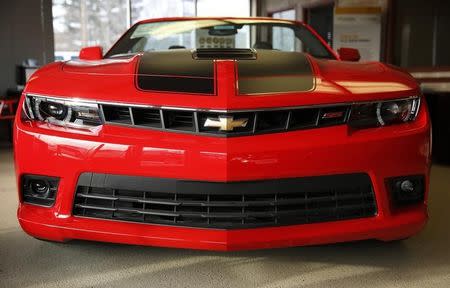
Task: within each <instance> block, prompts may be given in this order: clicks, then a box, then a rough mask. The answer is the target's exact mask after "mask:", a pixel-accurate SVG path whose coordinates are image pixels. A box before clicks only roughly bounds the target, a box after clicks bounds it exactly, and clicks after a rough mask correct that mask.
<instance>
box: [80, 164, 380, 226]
mask: <svg viewBox="0 0 450 288" xmlns="http://www.w3.org/2000/svg"><path fill="white" fill-rule="evenodd" d="M376 213H377V208H376V204H375V197H374V193H373V189H372V184H371V181H370V178H369V176H368V175H366V174H348V175H333V176H320V177H308V178H291V179H277V180H264V181H249V182H197V181H186V180H175V179H161V178H147V177H135V176H120V175H108V174H94V173H84V174H82V175H81V176H80V178H79V180H78V185H77V189H76V195H75V202H74V208H73V214H74V215H76V216H83V217H92V218H102V219H111V220H122V221H132V222H142V223H153V224H166V225H172V226H191V227H205V228H219V229H242V228H253V227H269V226H282V225H294V224H306V223H316V222H328V221H338V220H345V219H356V218H363V217H371V216H374V215H376Z"/></svg>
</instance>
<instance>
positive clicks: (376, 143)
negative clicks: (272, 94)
mask: <svg viewBox="0 0 450 288" xmlns="http://www.w3.org/2000/svg"><path fill="white" fill-rule="evenodd" d="M429 129H430V127H429V121H428V115H427V113H426V111H425V109H422V111H421V113H420V114H419V116H418V119H416V121H414V122H412V123H408V124H402V125H396V126H390V127H383V128H379V129H367V130H359V131H354V130H351V129H350V128H348V127H347V126H345V125H341V126H336V127H328V128H321V129H313V130H303V131H293V132H288V133H283V134H266V135H258V136H251V137H236V138H215V137H204V136H195V135H188V134H177V133H167V132H159V131H149V130H141V129H134V128H126V127H117V126H109V125H105V126H104V127H103V128H102V130H101V131H99V132H98V133H97V134H96V135H89V134H74V133H70V132H69V133H67V132H65V131H57V130H48V129H45V128H43V127H36V126H35V127H29V126H26V125H24V124H23V123H21V122H20V121H16V129H15V161H16V173H17V175H18V179H20V176H21V175H24V174H38V175H47V176H54V177H59V178H60V183H59V189H58V192H57V197H56V201H55V204H54V205H53V206H52V207H51V208H45V207H39V206H33V205H29V204H26V203H23V202H22V199H21V203H20V204H19V209H18V218H19V222H20V224H21V226H22V228H23V229H24V230H25V231H26V232H27V233H29V234H30V235H33V236H35V237H37V238H43V239H50V240H55V241H67V240H70V239H87V240H96V241H107V242H117V243H129V244H142V245H152V246H164V247H180V248H195V249H211V250H238V249H258V248H270V247H286V246H299V245H310V244H323V243H333V242H342V241H353V240H362V239H380V240H385V241H388V240H394V239H401V238H406V237H409V236H411V235H413V234H415V233H417V232H418V231H420V230H421V229H422V227H423V226H424V225H425V222H426V219H427V209H426V199H427V194H428V189H426V192H425V201H424V202H423V203H420V204H416V205H413V206H409V207H407V208H402V209H395V208H394V207H393V206H392V204H391V201H390V197H389V193H388V191H387V188H386V179H388V178H391V177H398V176H404V175H424V176H425V183H426V187H428V181H429V177H428V175H429V165H430V157H429V154H430V153H429V152H430V138H429ZM85 172H92V173H107V174H117V175H129V176H145V177H160V178H175V179H189V180H198V181H215V182H230V181H246V180H261V179H280V178H299V177H311V176H322V175H335V174H351V173H366V174H368V175H369V176H370V178H371V181H372V184H373V189H374V192H375V198H376V204H377V211H378V214H377V215H376V216H374V217H370V218H361V219H353V220H342V221H335V222H323V223H314V224H303V225H291V226H283V227H270V228H267V227H263V228H252V229H237V230H223V229H205V228H191V227H173V226H168V225H154V224H138V223H128V222H120V221H111V220H102V219H90V218H83V217H76V216H73V215H72V210H73V201H74V194H75V188H76V185H77V181H78V177H79V175H81V174H82V173H85ZM19 187H20V183H19Z"/></svg>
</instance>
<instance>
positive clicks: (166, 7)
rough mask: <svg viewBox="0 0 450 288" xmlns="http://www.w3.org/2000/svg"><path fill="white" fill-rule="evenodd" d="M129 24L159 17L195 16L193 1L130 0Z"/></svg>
mask: <svg viewBox="0 0 450 288" xmlns="http://www.w3.org/2000/svg"><path fill="white" fill-rule="evenodd" d="M130 4H131V22H133V23H135V22H137V21H140V20H143V19H150V18H161V17H189V16H191V17H193V16H195V0H164V1H161V0H131V3H130Z"/></svg>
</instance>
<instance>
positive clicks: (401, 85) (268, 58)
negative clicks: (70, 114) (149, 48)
mask: <svg viewBox="0 0 450 288" xmlns="http://www.w3.org/2000/svg"><path fill="white" fill-rule="evenodd" d="M249 51H250V52H249ZM210 52H211V51H210ZM210 52H209V53H204V54H202V55H199V54H200V53H198V51H189V50H181V51H165V52H148V53H142V54H138V55H134V56H130V57H122V58H115V59H111V58H110V59H103V60H98V61H83V60H76V61H68V62H65V63H62V62H59V63H53V64H50V65H48V66H46V67H44V68H42V69H40V70H39V71H38V72H36V73H35V75H33V77H32V79H31V80H30V82H29V83H28V85H27V87H26V92H29V93H37V94H45V95H58V96H61V97H66V96H67V97H77V98H86V99H90V100H92V99H94V100H98V101H114V102H126V103H136V104H152V105H161V106H165V105H170V106H181V107H195V108H220V109H241V108H242V109H244V108H258V107H280V106H297V105H298V106H301V105H314V104H326V103H341V102H357V101H371V100H374V99H380V100H381V99H389V98H397V97H409V96H414V95H416V94H417V93H419V92H420V91H419V86H418V85H417V82H416V81H415V80H414V79H413V78H412V77H411V75H409V74H408V73H406V72H404V71H402V70H400V69H398V68H395V67H391V66H387V65H385V64H382V63H379V62H361V63H359V62H357V63H356V62H344V61H338V60H325V59H316V58H314V57H311V56H310V55H308V54H304V53H298V52H282V51H269V50H258V51H255V50H248V49H247V50H245V51H244V50H242V51H241V52H242V53H241V54H233V55H225V56H224V55H223V51H216V52H215V53H210ZM234 52H236V51H234ZM230 58H232V59H231V60H230Z"/></svg>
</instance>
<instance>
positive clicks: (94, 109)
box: [24, 95, 103, 129]
mask: <svg viewBox="0 0 450 288" xmlns="http://www.w3.org/2000/svg"><path fill="white" fill-rule="evenodd" d="M24 113H25V116H26V118H28V119H30V120H36V121H41V122H46V123H50V124H53V125H57V126H63V127H70V128H81V129H83V128H86V129H89V128H92V127H96V126H99V125H102V124H103V122H102V119H101V117H100V111H99V107H98V104H96V103H90V102H83V101H77V100H66V99H59V98H51V97H45V96H35V95H27V96H26V97H25V104H24Z"/></svg>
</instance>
